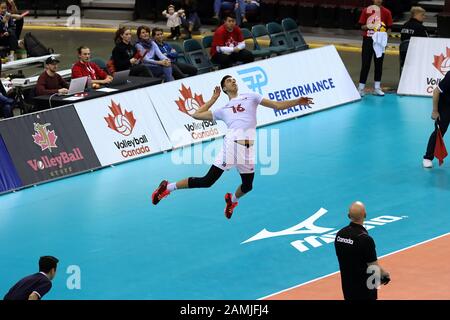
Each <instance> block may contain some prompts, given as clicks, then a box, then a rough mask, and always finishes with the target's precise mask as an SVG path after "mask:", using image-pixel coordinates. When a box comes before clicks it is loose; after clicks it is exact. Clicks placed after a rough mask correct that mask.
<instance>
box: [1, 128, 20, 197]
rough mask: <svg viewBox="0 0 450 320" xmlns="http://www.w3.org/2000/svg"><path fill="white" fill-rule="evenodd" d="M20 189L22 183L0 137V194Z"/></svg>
mask: <svg viewBox="0 0 450 320" xmlns="http://www.w3.org/2000/svg"><path fill="white" fill-rule="evenodd" d="M20 187H22V181H21V180H20V178H19V175H18V174H17V171H16V168H15V167H14V164H13V162H12V159H11V157H10V155H9V153H8V149H7V148H6V145H5V142H4V141H3V138H2V137H1V136H0V193H3V192H6V191H9V190H14V189H18V188H20Z"/></svg>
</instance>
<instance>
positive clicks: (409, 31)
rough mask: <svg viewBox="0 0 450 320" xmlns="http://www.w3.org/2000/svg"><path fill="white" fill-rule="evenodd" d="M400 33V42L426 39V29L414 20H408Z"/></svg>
mask: <svg viewBox="0 0 450 320" xmlns="http://www.w3.org/2000/svg"><path fill="white" fill-rule="evenodd" d="M400 33H401V41H404V40H409V39H411V37H428V33H427V29H426V28H425V27H424V26H423V24H422V22H420V21H419V20H416V19H414V18H411V19H409V21H408V22H406V23H405V24H404V25H403V27H402V31H401V32H400Z"/></svg>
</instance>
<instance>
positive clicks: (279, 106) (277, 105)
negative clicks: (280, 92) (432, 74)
mask: <svg viewBox="0 0 450 320" xmlns="http://www.w3.org/2000/svg"><path fill="white" fill-rule="evenodd" d="M312 101H313V99H312V98H309V97H300V98H298V99H293V100H286V101H273V100H269V99H266V98H264V99H262V100H261V105H262V106H264V107H267V108H272V109H275V110H284V109H288V108H291V107H295V106H298V105H310V104H314V102H312Z"/></svg>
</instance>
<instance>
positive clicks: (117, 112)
mask: <svg viewBox="0 0 450 320" xmlns="http://www.w3.org/2000/svg"><path fill="white" fill-rule="evenodd" d="M109 110H111V112H112V115H110V114H109V113H108V116H107V117H105V118H104V119H105V121H106V123H107V124H108V127H109V128H111V129H113V130H114V131H116V132H118V133H120V134H123V135H124V136H129V135H130V134H131V133H132V132H133V128H134V125H135V124H136V119H135V118H134V115H133V111H131V112H129V111H127V110H125V113H123V111H122V108H121V107H120V104H117V103H115V102H114V101H113V100H111V106H110V107H109ZM123 117H125V118H126V120H128V123H129V124H130V127H126V126H125V128H123V126H120V127H119V128H118V126H117V124H118V123H119V124H123V121H122V119H123Z"/></svg>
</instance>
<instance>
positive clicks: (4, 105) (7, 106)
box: [0, 60, 15, 118]
mask: <svg viewBox="0 0 450 320" xmlns="http://www.w3.org/2000/svg"><path fill="white" fill-rule="evenodd" d="M1 72H2V62H1V60H0V73H1ZM14 102H15V101H14V100H13V99H11V98H9V97H8V95H7V93H6V90H5V87H4V86H3V83H1V81H0V117H4V118H11V117H13V116H14V114H13V108H14Z"/></svg>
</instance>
